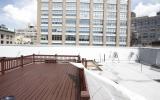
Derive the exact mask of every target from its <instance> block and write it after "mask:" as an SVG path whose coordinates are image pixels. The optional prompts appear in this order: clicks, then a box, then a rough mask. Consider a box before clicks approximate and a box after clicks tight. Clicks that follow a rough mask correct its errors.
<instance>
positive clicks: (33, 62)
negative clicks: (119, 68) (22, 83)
mask: <svg viewBox="0 0 160 100" xmlns="http://www.w3.org/2000/svg"><path fill="white" fill-rule="evenodd" d="M32 63H35V54H33V62H32Z"/></svg>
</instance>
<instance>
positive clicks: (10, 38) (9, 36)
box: [0, 25, 15, 45]
mask: <svg viewBox="0 0 160 100" xmlns="http://www.w3.org/2000/svg"><path fill="white" fill-rule="evenodd" d="M14 37H15V32H13V31H10V30H8V28H6V26H5V25H0V45H6V44H14Z"/></svg>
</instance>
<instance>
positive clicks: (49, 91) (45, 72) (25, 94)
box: [0, 63, 80, 100]
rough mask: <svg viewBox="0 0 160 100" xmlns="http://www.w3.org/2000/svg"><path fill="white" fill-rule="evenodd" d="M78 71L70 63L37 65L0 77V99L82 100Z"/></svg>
mask: <svg viewBox="0 0 160 100" xmlns="http://www.w3.org/2000/svg"><path fill="white" fill-rule="evenodd" d="M78 75H79V74H78V68H76V67H74V66H72V65H70V64H50V63H47V64H46V63H43V64H33V65H28V66H25V67H24V68H23V69H22V68H20V69H18V70H14V71H12V72H10V73H7V74H5V75H3V76H0V97H4V96H10V95H11V96H15V97H16V100H26V99H27V100H80V83H79V76H78Z"/></svg>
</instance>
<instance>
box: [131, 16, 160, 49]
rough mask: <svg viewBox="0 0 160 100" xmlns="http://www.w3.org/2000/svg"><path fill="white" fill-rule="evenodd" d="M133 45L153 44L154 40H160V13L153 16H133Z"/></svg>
mask: <svg viewBox="0 0 160 100" xmlns="http://www.w3.org/2000/svg"><path fill="white" fill-rule="evenodd" d="M131 26H132V28H131V29H132V34H133V37H132V40H133V41H134V43H133V45H143V46H151V45H152V42H155V41H160V14H159V13H157V16H153V17H148V16H144V17H133V18H132V25H131Z"/></svg>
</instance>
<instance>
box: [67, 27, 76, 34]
mask: <svg viewBox="0 0 160 100" xmlns="http://www.w3.org/2000/svg"><path fill="white" fill-rule="evenodd" d="M66 32H67V33H76V28H75V27H66Z"/></svg>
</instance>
